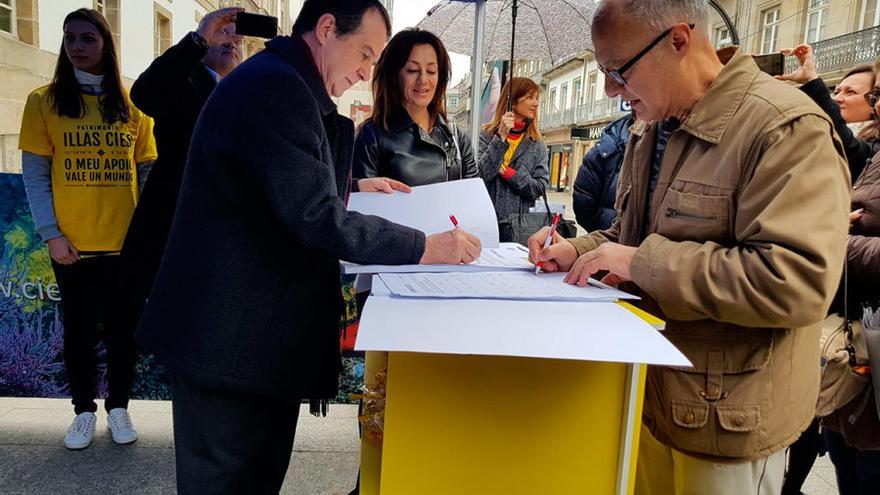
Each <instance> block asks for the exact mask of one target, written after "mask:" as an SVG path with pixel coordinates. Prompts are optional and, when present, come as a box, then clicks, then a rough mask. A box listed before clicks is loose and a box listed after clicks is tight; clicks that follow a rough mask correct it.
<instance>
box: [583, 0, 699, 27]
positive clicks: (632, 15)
mask: <svg viewBox="0 0 880 495" xmlns="http://www.w3.org/2000/svg"><path fill="white" fill-rule="evenodd" d="M615 14H625V15H626V16H627V17H628V18H629V19H630V20H631V21H633V22H635V23H637V24H640V25H643V26H647V27H651V28H653V29H654V30H655V31H657V32H662V31H665V30H666V29H669V28H670V27H672V25H674V24H677V23H679V22H689V23H693V24H694V25H695V28H694V30H695V31H697V32H700V31H706V30H707V29H708V28H707V26H708V24H709V4H708V2H707V1H706V0H621V1H615V2H609V1H608V0H603V1H602V2H601V3H600V4H599V5H598V6H597V7H596V12H595V14H594V16H593V26H594V28H595V27H596V26H597V25H601V24H603V23H604V22H607V21H608V20H610V18H611V17H612V16H613V15H615Z"/></svg>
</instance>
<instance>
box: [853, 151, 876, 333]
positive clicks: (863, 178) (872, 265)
mask: <svg viewBox="0 0 880 495" xmlns="http://www.w3.org/2000/svg"><path fill="white" fill-rule="evenodd" d="M852 209H853V210H858V209H863V210H864V213H863V214H862V217H861V218H859V219H858V220H857V221H856V222H855V223H853V225H852V228H851V229H850V236H849V240H848V241H847V250H846V256H847V260H848V267H849V287H850V292H849V298H850V301H851V302H850V307H852V306H853V305H858V307H859V308H861V307H862V305H864V304H870V305H872V306H874V307H875V308H876V307H877V304H878V302H880V283H878V280H880V154H877V155H874V158H873V159H872V160H871V162H870V163H869V164H868V166H867V167H866V168H865V170H863V171H862V175H860V176H859V178H858V179H856V181H855V183H854V184H853V192H852ZM861 315H862V313H861V311H858V313H855V317H857V318H858V317H861ZM851 317H852V316H851Z"/></svg>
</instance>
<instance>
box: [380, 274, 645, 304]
mask: <svg viewBox="0 0 880 495" xmlns="http://www.w3.org/2000/svg"><path fill="white" fill-rule="evenodd" d="M379 278H380V279H381V280H382V282H383V283H384V284H385V285H386V286H387V287H388V289H389V290H390V291H391V294H392V295H393V296H397V297H421V298H444V299H512V300H531V301H597V302H613V301H617V300H619V299H638V297H636V296H633V295H631V294H627V293H626V292H623V291H620V290H617V289H615V288H613V287H610V286H608V285H605V284H602V283H600V282H598V281H596V280H592V279H590V284H589V285H587V286H586V287H578V286H576V285H569V284H566V283H565V282H563V281H562V279H563V278H565V274H564V273H541V274H538V275H535V274H534V273H532V272H524V271H507V272H484V273H384V274H380V275H379Z"/></svg>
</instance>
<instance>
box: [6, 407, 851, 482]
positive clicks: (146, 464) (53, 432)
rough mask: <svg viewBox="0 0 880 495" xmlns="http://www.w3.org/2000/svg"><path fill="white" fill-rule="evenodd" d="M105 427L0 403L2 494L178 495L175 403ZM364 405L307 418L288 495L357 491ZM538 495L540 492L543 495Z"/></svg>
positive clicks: (813, 476)
mask: <svg viewBox="0 0 880 495" xmlns="http://www.w3.org/2000/svg"><path fill="white" fill-rule="evenodd" d="M98 407H99V414H98V430H97V434H96V436H95V441H94V443H93V444H92V446H91V447H89V448H87V449H85V450H81V451H69V450H67V449H65V448H64V446H63V445H62V438H63V436H64V432H65V431H66V429H67V426H68V425H69V424H70V421H71V420H72V419H73V412H72V408H71V406H70V403H69V401H68V400H66V399H14V398H0V487H2V488H0V492H2V493H3V494H4V495H24V494H27V495H44V494H45V495H60V494H64V495H68V494H70V495H75V494H81V493H82V494H92V493H113V494H116V493H120V494H121V493H124V494H171V493H174V488H175V484H174V444H173V438H172V431H171V403H170V402H168V401H132V403H131V405H130V410H131V414H132V418H133V419H134V421H135V425H136V427H137V429H138V431H139V433H140V439H139V440H138V441H137V442H136V443H135V444H133V445H128V446H119V445H116V444H114V443H113V441H112V440H111V439H110V433H109V432H108V431H107V420H106V414H104V413H103V404H99V406H98ZM356 415H357V406H350V405H332V406H330V413H329V416H328V417H326V418H315V417H312V416H311V415H309V414H308V407H307V406H306V407H304V408H303V409H302V410H301V413H300V421H299V425H298V428H297V432H296V442H295V444H294V449H293V450H294V452H293V460H292V462H291V467H290V469H288V471H287V479H286V480H285V483H284V488H283V489H282V491H281V493H283V494H286V495H288V494H297V495H300V494H302V495H331V494H332V495H338V494H347V493H348V492H349V490H351V488H352V487H354V482H355V476H356V472H357V468H358V462H359V461H358V451H359V448H360V447H359V445H360V444H359V441H358V436H357V426H356V421H357V420H356ZM804 493H805V494H807V495H833V494H836V493H837V490H836V485H835V483H834V470H833V468H832V466H831V462H830V461H829V460H828V457H827V456H825V457H820V458H819V459H818V460H817V461H816V465H815V466H814V467H813V472H812V473H810V477H809V478H808V479H807V482H806V484H805V486H804ZM536 495H538V494H536Z"/></svg>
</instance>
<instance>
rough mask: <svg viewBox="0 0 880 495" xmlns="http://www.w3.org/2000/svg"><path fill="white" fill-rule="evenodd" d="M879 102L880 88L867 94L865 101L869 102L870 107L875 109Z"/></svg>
mask: <svg viewBox="0 0 880 495" xmlns="http://www.w3.org/2000/svg"><path fill="white" fill-rule="evenodd" d="M877 100H880V88H874V89H872V90H871V91H868V92H867V93H865V101H867V102H868V105H871V106H872V107H873V106H874V105H876V104H877Z"/></svg>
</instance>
